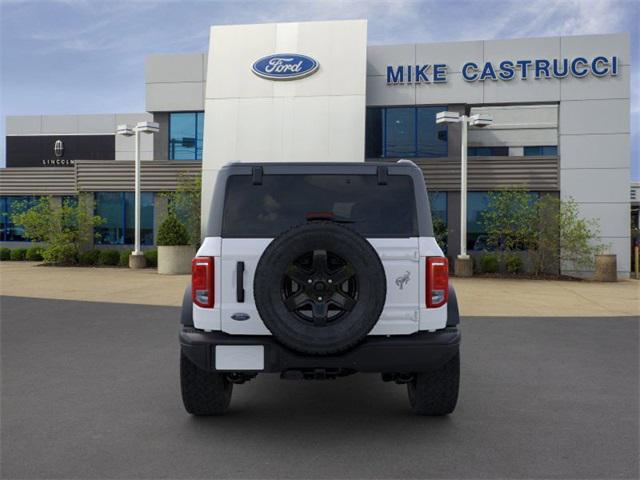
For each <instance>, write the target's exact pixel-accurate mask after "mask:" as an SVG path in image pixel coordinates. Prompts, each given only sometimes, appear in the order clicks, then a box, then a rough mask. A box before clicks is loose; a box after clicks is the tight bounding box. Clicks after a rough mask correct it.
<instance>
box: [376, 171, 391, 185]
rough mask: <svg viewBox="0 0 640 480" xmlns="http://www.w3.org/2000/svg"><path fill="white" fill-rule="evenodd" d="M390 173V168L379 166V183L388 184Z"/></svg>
mask: <svg viewBox="0 0 640 480" xmlns="http://www.w3.org/2000/svg"><path fill="white" fill-rule="evenodd" d="M388 175H389V169H388V168H387V167H378V185H386V184H387V176H388Z"/></svg>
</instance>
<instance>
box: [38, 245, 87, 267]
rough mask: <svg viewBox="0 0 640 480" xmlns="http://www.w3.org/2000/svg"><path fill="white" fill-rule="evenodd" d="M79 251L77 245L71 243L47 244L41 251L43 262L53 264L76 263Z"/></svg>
mask: <svg viewBox="0 0 640 480" xmlns="http://www.w3.org/2000/svg"><path fill="white" fill-rule="evenodd" d="M79 256H80V252H79V251H78V246H77V245H76V244H73V243H69V244H54V245H49V246H48V247H47V248H46V249H45V250H43V252H42V259H43V260H44V261H45V263H51V264H53V265H72V264H75V263H78V257H79Z"/></svg>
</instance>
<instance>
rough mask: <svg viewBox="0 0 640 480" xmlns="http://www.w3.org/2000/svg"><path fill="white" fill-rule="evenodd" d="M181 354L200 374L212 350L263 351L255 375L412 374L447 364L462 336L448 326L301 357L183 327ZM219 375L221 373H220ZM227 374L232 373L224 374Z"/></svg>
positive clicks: (269, 340) (266, 341) (267, 341)
mask: <svg viewBox="0 0 640 480" xmlns="http://www.w3.org/2000/svg"><path fill="white" fill-rule="evenodd" d="M180 345H181V347H182V351H183V353H184V354H185V355H186V356H187V357H188V358H189V360H191V361H192V362H193V363H194V364H196V365H197V366H198V367H199V368H201V369H203V370H209V371H215V370H217V369H216V365H215V363H216V362H215V358H216V351H215V349H216V346H219V345H220V346H262V347H263V349H264V368H263V369H258V370H250V371H259V372H284V371H287V370H302V371H305V370H316V369H326V370H349V371H355V372H379V373H412V372H426V371H429V370H433V369H437V368H438V367H440V366H442V365H444V364H445V363H446V362H447V361H448V360H450V359H451V358H452V357H453V356H454V355H455V354H456V353H457V352H458V348H459V346H460V331H459V330H458V329H457V328H456V327H447V328H445V329H443V330H439V331H437V332H419V333H414V334H413V335H398V336H390V337H387V336H369V337H367V338H366V339H365V340H364V341H363V342H362V343H360V344H359V345H357V346H356V347H354V348H352V349H351V350H349V351H347V352H345V353H342V354H339V355H323V356H318V355H304V354H300V353H298V352H295V351H293V350H290V349H288V348H286V347H283V346H282V345H281V344H279V343H278V342H277V341H276V340H275V339H274V338H273V337H271V336H245V335H242V336H240V335H228V334H226V333H223V332H204V331H202V330H197V329H195V328H193V327H182V331H181V332H180ZM218 371H222V369H219V370H218ZM226 371H230V370H226Z"/></svg>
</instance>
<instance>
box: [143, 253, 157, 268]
mask: <svg viewBox="0 0 640 480" xmlns="http://www.w3.org/2000/svg"><path fill="white" fill-rule="evenodd" d="M144 258H145V259H146V260H147V267H153V268H155V267H157V266H158V251H157V250H145V251H144Z"/></svg>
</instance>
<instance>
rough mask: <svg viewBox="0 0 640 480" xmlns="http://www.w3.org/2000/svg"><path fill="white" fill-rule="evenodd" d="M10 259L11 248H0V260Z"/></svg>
mask: <svg viewBox="0 0 640 480" xmlns="http://www.w3.org/2000/svg"><path fill="white" fill-rule="evenodd" d="M10 259H11V249H9V248H7V247H3V248H0V261H3V262H4V261H5V260H10Z"/></svg>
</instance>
